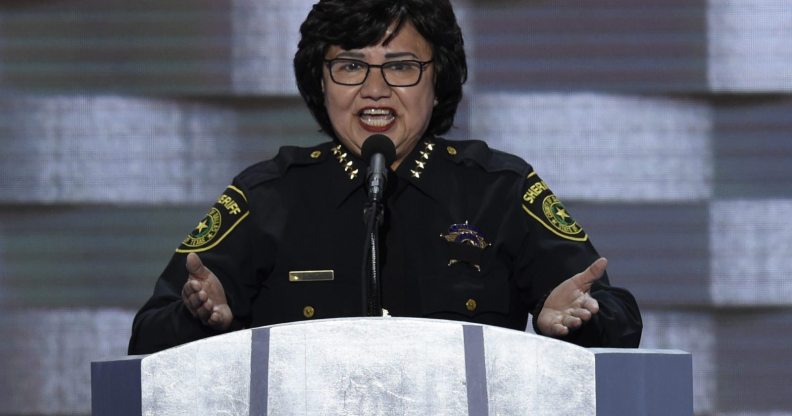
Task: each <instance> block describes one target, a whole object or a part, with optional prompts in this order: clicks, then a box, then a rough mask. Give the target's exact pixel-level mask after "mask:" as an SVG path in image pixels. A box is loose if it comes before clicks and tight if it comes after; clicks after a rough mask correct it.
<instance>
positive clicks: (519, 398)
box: [484, 326, 596, 416]
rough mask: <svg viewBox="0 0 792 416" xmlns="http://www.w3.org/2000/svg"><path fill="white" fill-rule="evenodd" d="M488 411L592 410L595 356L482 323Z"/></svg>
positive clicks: (555, 414)
mask: <svg viewBox="0 0 792 416" xmlns="http://www.w3.org/2000/svg"><path fill="white" fill-rule="evenodd" d="M484 354H485V356H486V358H485V360H486V368H487V395H488V397H489V414H490V415H516V414H523V415H535V416H543V415H547V416H562V415H593V414H596V390H595V388H596V383H595V379H596V377H595V376H596V374H595V367H594V354H593V353H592V352H591V351H589V350H587V349H585V348H581V347H578V346H576V345H572V344H569V343H565V342H561V341H558V340H555V339H551V338H547V337H541V336H538V335H531V334H525V333H522V332H519V331H513V330H509V329H502V328H495V327H489V326H485V327H484Z"/></svg>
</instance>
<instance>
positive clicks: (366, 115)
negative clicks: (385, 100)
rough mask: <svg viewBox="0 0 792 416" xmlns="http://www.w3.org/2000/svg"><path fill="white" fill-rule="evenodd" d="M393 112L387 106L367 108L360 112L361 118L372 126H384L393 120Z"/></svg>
mask: <svg viewBox="0 0 792 416" xmlns="http://www.w3.org/2000/svg"><path fill="white" fill-rule="evenodd" d="M394 118H395V117H394V116H393V112H392V111H391V110H389V109H386V108H367V109H365V110H363V111H362V112H361V113H360V120H361V121H362V122H363V123H364V124H366V125H369V126H372V127H384V126H387V125H388V124H390V123H392V122H393V119H394Z"/></svg>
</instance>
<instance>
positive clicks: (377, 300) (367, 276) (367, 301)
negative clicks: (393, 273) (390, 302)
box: [362, 201, 385, 316]
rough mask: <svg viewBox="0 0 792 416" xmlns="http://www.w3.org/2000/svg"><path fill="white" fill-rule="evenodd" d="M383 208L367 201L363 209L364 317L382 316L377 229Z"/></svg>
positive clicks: (377, 202) (378, 204) (378, 203)
mask: <svg viewBox="0 0 792 416" xmlns="http://www.w3.org/2000/svg"><path fill="white" fill-rule="evenodd" d="M384 214H385V208H384V207H383V205H382V202H380V201H369V202H368V203H367V204H366V207H365V208H364V209H363V217H364V221H365V223H366V241H365V244H364V253H363V258H364V262H363V271H362V275H363V276H364V282H363V305H365V307H364V311H363V313H364V314H365V316H382V298H381V294H380V275H379V271H380V258H379V229H380V227H381V226H382V219H383V216H384Z"/></svg>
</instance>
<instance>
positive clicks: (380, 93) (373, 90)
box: [360, 68, 391, 100]
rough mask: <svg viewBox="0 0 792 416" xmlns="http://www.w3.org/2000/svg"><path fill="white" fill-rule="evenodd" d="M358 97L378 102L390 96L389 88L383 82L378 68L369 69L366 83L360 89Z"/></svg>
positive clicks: (383, 79) (383, 78)
mask: <svg viewBox="0 0 792 416" xmlns="http://www.w3.org/2000/svg"><path fill="white" fill-rule="evenodd" d="M360 95H361V96H362V97H364V98H371V99H373V100H379V99H381V98H387V97H390V95H391V87H390V85H388V83H387V82H385V77H384V75H383V74H382V70H381V69H380V68H371V69H370V70H369V74H368V77H366V81H365V82H364V83H363V85H362V86H361V87H360Z"/></svg>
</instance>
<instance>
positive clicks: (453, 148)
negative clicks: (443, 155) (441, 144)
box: [446, 146, 457, 156]
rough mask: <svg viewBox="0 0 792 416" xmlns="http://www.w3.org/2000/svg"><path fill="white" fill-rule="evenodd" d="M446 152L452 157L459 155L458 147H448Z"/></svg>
mask: <svg viewBox="0 0 792 416" xmlns="http://www.w3.org/2000/svg"><path fill="white" fill-rule="evenodd" d="M446 151H447V152H448V154H449V155H451V156H454V155H456V154H457V150H456V147H454V146H448V147H446Z"/></svg>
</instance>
